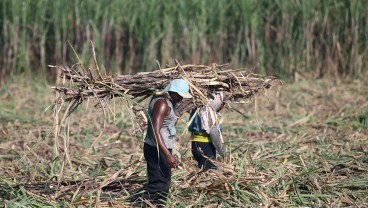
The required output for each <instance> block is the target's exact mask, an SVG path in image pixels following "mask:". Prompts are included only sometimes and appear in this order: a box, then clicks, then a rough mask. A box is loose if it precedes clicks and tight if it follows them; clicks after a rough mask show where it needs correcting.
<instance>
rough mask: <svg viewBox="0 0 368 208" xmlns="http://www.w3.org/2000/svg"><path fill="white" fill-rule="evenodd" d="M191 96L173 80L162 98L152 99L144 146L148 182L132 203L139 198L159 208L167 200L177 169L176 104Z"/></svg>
mask: <svg viewBox="0 0 368 208" xmlns="http://www.w3.org/2000/svg"><path fill="white" fill-rule="evenodd" d="M191 97H192V95H191V94H190V93H189V84H188V83H187V82H186V81H185V80H184V79H174V80H172V81H171V82H170V84H169V85H168V86H167V87H166V88H165V89H164V90H163V93H162V95H159V96H153V97H152V99H151V101H150V104H149V107H148V127H147V134H146V137H145V142H144V146H143V152H144V158H145V159H146V162H147V177H148V182H147V184H146V185H145V186H144V190H145V192H144V194H143V195H142V196H137V197H135V198H132V199H133V200H135V199H137V198H138V197H141V198H144V199H148V200H150V201H151V202H152V203H154V204H156V205H160V204H161V206H162V204H163V203H164V202H165V201H166V198H167V195H168V193H169V189H170V184H171V168H177V166H178V163H177V161H176V160H175V158H174V156H173V155H172V154H171V153H172V149H173V148H174V137H175V134H176V128H175V124H176V121H177V117H176V113H175V110H176V109H175V105H176V103H178V102H180V101H181V100H182V99H183V98H191Z"/></svg>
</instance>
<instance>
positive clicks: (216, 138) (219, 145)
mask: <svg viewBox="0 0 368 208" xmlns="http://www.w3.org/2000/svg"><path fill="white" fill-rule="evenodd" d="M210 138H211V142H212V144H213V146H215V148H216V150H217V152H218V153H219V154H220V155H223V154H224V153H225V146H224V144H223V141H222V134H221V131H220V128H219V126H218V125H214V126H213V127H212V128H211V129H210Z"/></svg>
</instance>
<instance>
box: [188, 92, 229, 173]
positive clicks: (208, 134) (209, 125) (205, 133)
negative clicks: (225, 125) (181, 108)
mask: <svg viewBox="0 0 368 208" xmlns="http://www.w3.org/2000/svg"><path fill="white" fill-rule="evenodd" d="M208 100H209V106H203V107H201V108H199V109H194V110H192V112H191V114H190V115H191V116H190V118H193V121H192V122H191V124H190V126H189V131H190V132H192V154H193V156H194V158H195V159H196V161H197V162H198V167H199V168H201V169H204V170H207V169H216V168H217V167H216V165H215V164H213V162H211V160H210V159H216V151H217V152H218V153H219V154H220V155H223V154H224V152H225V147H224V145H223V139H222V133H221V128H220V125H219V119H218V112H219V111H220V110H221V109H222V108H223V107H224V104H225V102H224V101H225V97H224V93H223V92H217V93H214V94H213V95H212V98H209V99H208Z"/></svg>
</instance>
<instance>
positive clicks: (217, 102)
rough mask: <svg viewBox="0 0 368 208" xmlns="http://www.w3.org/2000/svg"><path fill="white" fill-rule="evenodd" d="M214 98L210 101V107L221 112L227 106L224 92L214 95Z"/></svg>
mask: <svg viewBox="0 0 368 208" xmlns="http://www.w3.org/2000/svg"><path fill="white" fill-rule="evenodd" d="M212 97H213V98H210V99H208V100H209V102H210V106H211V107H212V108H213V109H214V110H216V111H217V112H219V111H220V110H221V109H222V108H223V107H224V105H225V101H226V97H225V94H224V92H215V93H213V94H212Z"/></svg>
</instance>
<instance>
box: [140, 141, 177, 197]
mask: <svg viewBox="0 0 368 208" xmlns="http://www.w3.org/2000/svg"><path fill="white" fill-rule="evenodd" d="M169 151H170V153H171V151H172V150H170V149H169ZM143 153H144V158H145V159H146V162H147V177H148V182H147V184H146V185H145V186H144V189H145V190H146V194H147V195H148V196H147V198H148V199H149V200H150V201H151V202H153V203H155V204H157V203H162V202H164V201H166V198H167V195H168V194H169V189H170V184H171V169H170V167H169V165H168V164H167V161H166V157H165V156H164V155H163V154H162V153H161V152H158V149H157V148H156V147H152V146H151V145H148V144H146V143H145V144H144V146H143Z"/></svg>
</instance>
